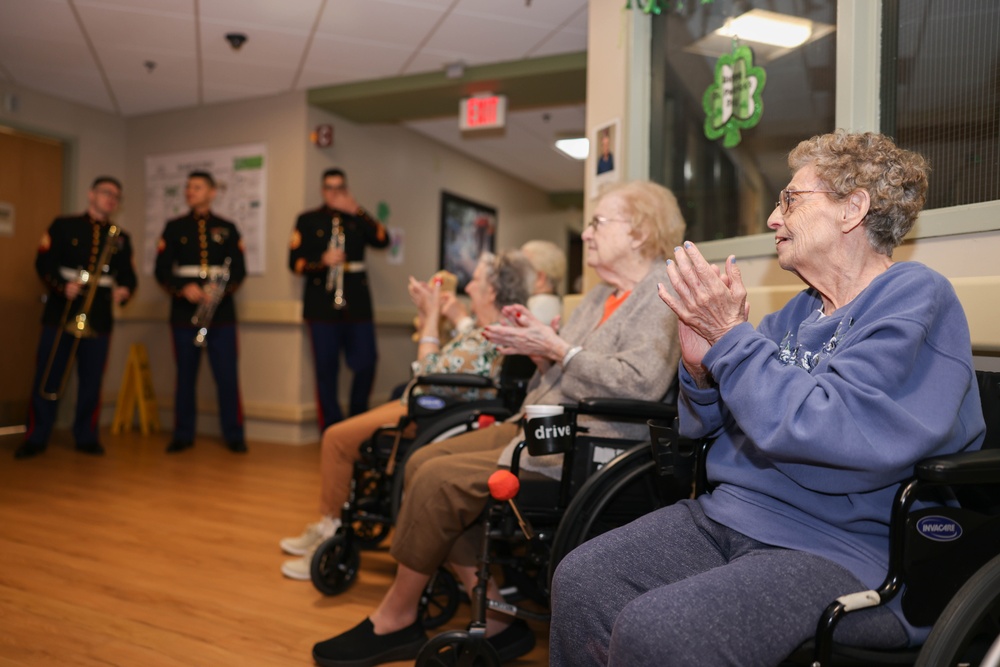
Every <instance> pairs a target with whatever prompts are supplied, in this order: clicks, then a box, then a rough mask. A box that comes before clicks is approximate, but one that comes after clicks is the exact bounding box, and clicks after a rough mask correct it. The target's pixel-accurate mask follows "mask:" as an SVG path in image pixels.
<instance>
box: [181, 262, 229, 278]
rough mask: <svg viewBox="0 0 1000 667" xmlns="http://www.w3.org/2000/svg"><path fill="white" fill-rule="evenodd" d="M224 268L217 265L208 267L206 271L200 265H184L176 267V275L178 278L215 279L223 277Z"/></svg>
mask: <svg viewBox="0 0 1000 667" xmlns="http://www.w3.org/2000/svg"><path fill="white" fill-rule="evenodd" d="M223 270H224V269H223V267H222V266H220V265H217V264H213V265H211V266H206V267H205V268H204V269H202V267H201V266H200V265H199V264H184V265H183V266H175V267H174V275H175V276H176V277H178V278H215V277H216V276H221V275H222V273H223Z"/></svg>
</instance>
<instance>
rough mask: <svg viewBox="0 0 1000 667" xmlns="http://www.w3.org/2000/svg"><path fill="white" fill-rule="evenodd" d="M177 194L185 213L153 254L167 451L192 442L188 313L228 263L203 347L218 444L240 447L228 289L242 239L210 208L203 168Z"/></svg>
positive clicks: (194, 357)
mask: <svg viewBox="0 0 1000 667" xmlns="http://www.w3.org/2000/svg"><path fill="white" fill-rule="evenodd" d="M185 197H186V199H187V203H188V205H189V206H190V207H191V211H190V212H189V213H188V214H187V215H184V216H182V217H180V218H175V219H174V220H170V221H168V222H167V224H166V226H165V227H164V229H163V236H162V237H161V238H160V242H159V246H158V248H157V256H156V280H157V282H159V283H160V285H161V286H163V288H164V289H165V290H166V291H167V292H168V293H169V294H170V296H171V297H172V298H171V304H170V326H171V333H172V335H173V346H174V356H175V358H176V360H177V388H176V391H175V395H174V437H173V440H172V441H171V442H170V444H169V445H168V447H167V451H168V452H171V453H173V452H180V451H183V450H185V449H187V448H189V447H191V446H193V444H194V434H195V418H196V415H197V406H196V403H195V387H196V384H197V379H198V367H199V364H200V362H201V347H199V346H197V345H195V336H196V334H197V332H198V327H197V326H195V324H194V323H193V322H192V318H193V317H194V315H195V313H196V312H197V310H198V305H199V303H201V302H202V301H203V300H207V299H210V298H211V294H210V293H211V291H212V287H210V285H211V284H212V283H213V280H214V279H215V278H216V277H217V276H219V275H221V273H222V272H223V271H224V270H225V268H224V267H225V262H226V260H227V259H228V260H229V267H228V270H229V281H228V283H227V284H226V288H225V295H224V296H223V297H222V300H221V301H220V302H219V304H218V307H217V308H216V310H215V314H214V316H213V317H212V320H211V325H210V326H209V328H208V334H207V336H206V338H205V347H206V348H207V350H208V361H209V365H210V366H211V367H212V375H213V377H214V378H215V386H216V390H217V392H218V401H219V419H220V421H221V423H222V437H223V439H224V440H225V442H226V446H227V447H228V448H229V449H230V450H232V451H234V452H238V453H242V452H245V451H247V448H246V443H245V440H244V436H243V408H242V404H241V401H240V389H239V381H238V378H237V350H238V347H237V338H236V306H235V304H234V303H233V296H232V295H233V292H235V291H236V289H237V288H238V287H239V286H240V284H241V283H242V282H243V279H244V278H245V277H246V263H245V260H244V257H243V242H242V241H241V240H240V233H239V230H237V229H236V225H234V224H233V223H232V222H230V221H228V220H225V219H223V218H220V217H219V216H217V215H215V214H214V213H212V211H211V204H212V200H213V199H214V198H215V180H214V179H213V178H212V176H211V174H208V173H207V172H192V173H191V174H190V175H188V180H187V187H186V189H185Z"/></svg>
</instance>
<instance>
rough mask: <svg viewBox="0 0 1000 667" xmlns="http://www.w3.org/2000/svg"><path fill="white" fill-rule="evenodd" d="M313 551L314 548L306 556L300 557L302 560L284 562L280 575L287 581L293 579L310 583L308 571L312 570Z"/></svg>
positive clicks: (310, 574) (310, 576) (310, 575)
mask: <svg viewBox="0 0 1000 667" xmlns="http://www.w3.org/2000/svg"><path fill="white" fill-rule="evenodd" d="M318 545H319V543H318V542H317V546H318ZM315 551H316V547H315V546H314V547H313V548H312V549H310V550H309V552H308V553H307V554H306V555H304V556H302V558H293V559H291V560H286V561H285V562H284V563H282V564H281V573H282V574H283V575H285V576H286V577H288V578H289V579H295V580H297V581H310V580H311V579H312V573H311V572H310V570H311V568H312V559H313V553H314V552H315Z"/></svg>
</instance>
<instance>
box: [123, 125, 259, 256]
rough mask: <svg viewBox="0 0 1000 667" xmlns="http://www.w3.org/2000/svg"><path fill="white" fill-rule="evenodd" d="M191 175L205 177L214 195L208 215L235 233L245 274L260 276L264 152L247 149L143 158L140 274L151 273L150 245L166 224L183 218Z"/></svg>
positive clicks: (152, 248)
mask: <svg viewBox="0 0 1000 667" xmlns="http://www.w3.org/2000/svg"><path fill="white" fill-rule="evenodd" d="M192 171H207V172H209V173H211V174H212V176H213V177H214V178H215V182H216V184H217V186H218V191H217V192H216V195H215V202H214V203H213V204H212V211H213V212H214V213H215V214H216V215H219V216H221V217H223V218H226V219H227V220H231V221H232V222H233V223H234V224H235V225H236V227H237V229H239V230H240V236H241V237H242V239H243V246H244V249H245V250H244V252H245V253H246V264H247V273H249V274H250V275H261V274H263V273H264V260H265V257H264V249H265V238H266V234H265V232H266V231H267V230H266V225H265V215H266V211H267V146H265V145H264V144H247V145H243V146H230V147H227V148H211V149H205V150H199V151H187V152H184V153H164V154H161V155H149V156H146V238H145V243H144V245H143V272H144V273H146V274H147V275H151V274H152V273H153V266H154V264H155V263H156V244H157V241H159V239H160V235H161V234H162V233H163V226H164V225H165V224H166V222H167V220H170V219H172V218H176V217H178V216H181V215H184V214H185V213H187V212H188V206H187V203H186V202H185V200H184V185H185V183H186V182H187V175H188V174H189V173H190V172H192Z"/></svg>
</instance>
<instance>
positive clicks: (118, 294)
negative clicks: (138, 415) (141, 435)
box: [14, 176, 136, 459]
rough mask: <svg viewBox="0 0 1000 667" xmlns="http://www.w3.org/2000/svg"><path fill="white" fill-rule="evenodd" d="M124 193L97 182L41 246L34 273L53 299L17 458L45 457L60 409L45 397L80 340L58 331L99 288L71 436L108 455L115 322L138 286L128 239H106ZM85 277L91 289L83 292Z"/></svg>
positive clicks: (85, 448)
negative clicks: (105, 427) (103, 435)
mask: <svg viewBox="0 0 1000 667" xmlns="http://www.w3.org/2000/svg"><path fill="white" fill-rule="evenodd" d="M121 192H122V189H121V184H120V183H119V182H118V180H117V179H114V178H111V177H109V176H101V177H98V178H97V179H95V180H94V183H93V185H92V186H91V189H90V192H89V193H88V195H87V198H88V206H87V212H86V213H84V214H82V215H78V216H74V217H63V218H56V219H55V220H54V221H53V222H52V224H51V225H50V226H49V228H48V230H47V231H46V232H45V235H44V236H43V237H42V240H41V243H40V244H39V248H38V255H37V257H36V259H35V270H36V271H37V272H38V275H39V276H40V277H41V279H42V282H44V283H45V286H46V287H47V288H48V292H49V293H48V298H47V300H46V302H45V309H44V311H43V313H42V335H41V341H40V342H39V345H38V357H37V367H36V372H35V380H34V383H33V384H32V391H31V402H30V404H29V409H28V420H27V435H26V437H25V442H24V444H22V445H21V447H19V448H18V450H17V451H16V452H15V453H14V456H15V457H16V458H19V459H20V458H29V457H32V456H35V455H37V454H40V453H42V452H43V451H45V448H46V446H47V444H48V441H49V436H50V435H51V433H52V427H53V425H54V424H55V421H56V416H57V412H58V407H59V403H58V399H56V400H48V399H45V398H43V397H42V392H44V393H46V394H56V393H58V391H59V385H60V381H61V379H62V377H63V374H64V372H65V370H66V364H67V363H68V362H69V361H70V359H69V357H70V350H71V349H72V346H73V343H74V342H76V339H74V337H73V336H71V335H69V334H66V333H63V334H62V335H61V336H60V335H59V332H60V326H61V325H65V324H66V323H67V322H72V321H73V320H74V318H75V317H76V316H77V314H79V312H80V309H81V307H82V306H83V304H84V302H85V300H86V294H87V290H90V289H96V290H97V291H96V293H95V294H94V297H93V301H92V303H91V305H90V310H89V311H88V312H87V322H88V323H89V325H90V328H91V330H92V331H93V333H94V334H95V335H94V336H93V337H86V338H80V339H79V343H78V346H77V350H76V356H75V363H76V372H77V378H78V379H79V385H78V391H77V400H76V414H75V417H74V419H73V438H74V440H75V441H76V449H77V451H81V452H84V453H86V454H96V455H100V454H103V453H104V448H103V447H102V446H101V443H100V441H99V439H98V432H97V429H98V425H99V417H100V405H101V383H102V381H103V379H104V367H105V363H106V361H107V358H108V347H109V343H110V339H111V329H112V324H113V317H112V302H117V303H124V302H125V301H127V300H128V299H129V298H130V297H131V295H132V293H133V292H134V291H135V286H136V276H135V267H134V266H133V264H132V243H131V241H130V239H129V235H128V234H126V233H125V232H124V231H119V234H118V236H117V237H116V238H113V239H111V240H110V241H109V240H108V231H109V229H110V227H111V223H110V217H111V215H112V214H114V212H115V211H117V210H118V204H119V202H120V201H121ZM106 243H111V244H112V246H111V255H110V258H109V259H108V262H107V264H106V265H104V266H98V265H97V264H98V262H99V261H100V257H101V254H102V251H103V249H104V246H105V244H106ZM85 278H86V286H84V287H81V283H83V282H84V280H85ZM67 304H69V307H68V310H67ZM57 339H58V341H59V343H58V345H59V347H58V349H57V352H56V355H55V357H53V358H52V359H53V360H52V366H51V368H49V373H48V378H47V379H45V380H46V386H45V387H42V386H41V381H42V380H43V377H42V376H43V375H45V368H46V366H48V362H49V358H50V355H51V352H52V346H53V344H55V342H56V340H57Z"/></svg>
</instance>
